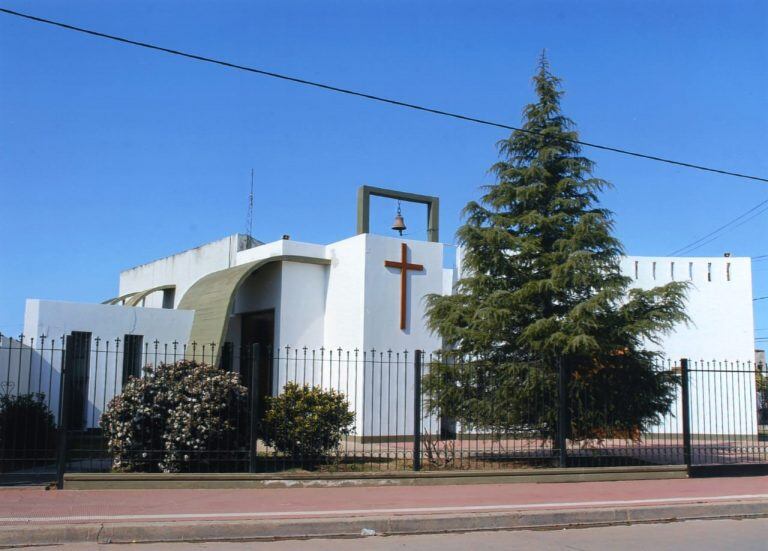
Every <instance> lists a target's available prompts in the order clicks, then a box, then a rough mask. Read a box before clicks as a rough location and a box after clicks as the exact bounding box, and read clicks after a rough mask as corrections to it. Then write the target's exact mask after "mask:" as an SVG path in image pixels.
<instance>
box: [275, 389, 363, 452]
mask: <svg viewBox="0 0 768 551" xmlns="http://www.w3.org/2000/svg"><path fill="white" fill-rule="evenodd" d="M354 421H355V416H354V414H353V413H352V412H351V411H350V410H349V403H348V402H347V400H346V397H345V396H344V394H343V393H339V392H336V391H334V390H324V389H322V388H320V387H317V386H313V387H310V386H309V385H306V384H305V385H303V386H299V385H298V384H297V383H294V382H290V383H288V384H286V385H285V387H284V388H283V392H282V393H281V394H280V395H278V396H274V397H271V398H269V399H268V403H267V412H266V415H265V416H264V422H263V432H262V438H263V440H264V442H265V443H266V444H267V445H268V446H273V447H274V448H276V449H277V450H278V451H280V452H283V453H286V454H289V455H290V456H291V457H293V458H294V459H301V460H305V461H306V460H315V461H317V460H319V459H321V458H323V456H325V455H326V454H328V453H329V452H331V451H333V450H335V449H336V448H337V447H338V446H339V443H340V442H341V438H342V436H347V435H349V434H351V432H352V424H353V423H354Z"/></svg>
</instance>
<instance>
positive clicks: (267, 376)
mask: <svg viewBox="0 0 768 551" xmlns="http://www.w3.org/2000/svg"><path fill="white" fill-rule="evenodd" d="M241 325H242V332H241V335H240V343H241V346H242V351H243V353H242V354H241V356H240V358H241V360H240V373H241V375H242V378H243V384H244V385H245V386H246V387H248V392H249V393H250V391H251V368H252V366H253V365H254V362H253V360H254V358H252V357H251V354H252V350H253V345H254V344H258V345H259V358H258V366H259V372H258V379H259V380H258V389H257V394H256V396H257V400H258V405H259V406H258V407H259V417H260V418H261V417H262V416H263V414H264V406H265V402H266V400H265V398H266V397H267V396H271V395H272V347H273V345H274V342H275V311H274V310H262V311H260V312H250V313H247V314H241Z"/></svg>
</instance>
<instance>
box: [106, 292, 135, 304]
mask: <svg viewBox="0 0 768 551" xmlns="http://www.w3.org/2000/svg"><path fill="white" fill-rule="evenodd" d="M135 294H136V293H135V292H134V293H126V294H124V295H120V296H119V297H114V298H110V299H107V300H105V301H104V302H102V304H112V305H114V304H120V303H121V302H123V301H124V300H127V299H129V298H130V297H132V296H133V295H135Z"/></svg>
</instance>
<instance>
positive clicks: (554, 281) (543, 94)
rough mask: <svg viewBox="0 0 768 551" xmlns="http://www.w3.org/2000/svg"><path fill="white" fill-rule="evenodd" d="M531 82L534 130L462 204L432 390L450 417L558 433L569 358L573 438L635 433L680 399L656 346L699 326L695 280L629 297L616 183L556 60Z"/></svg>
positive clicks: (433, 315)
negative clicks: (455, 272)
mask: <svg viewBox="0 0 768 551" xmlns="http://www.w3.org/2000/svg"><path fill="white" fill-rule="evenodd" d="M533 81H534V84H535V89H536V95H537V96H538V100H537V101H536V102H535V103H532V104H530V105H528V106H527V107H526V108H525V111H524V125H523V129H522V130H521V131H514V132H512V134H511V136H510V137H509V138H508V139H506V140H502V141H500V142H499V144H498V148H499V153H500V158H501V160H500V161H499V162H497V163H496V164H495V165H494V166H493V167H492V172H493V173H494V174H495V176H496V179H497V181H496V183H494V184H492V185H489V186H486V187H485V188H484V194H483V196H482V198H481V200H480V202H470V203H469V204H468V205H467V206H466V208H465V210H464V216H465V224H464V225H463V226H462V227H461V228H460V229H459V231H458V239H459V242H460V244H461V245H462V246H463V249H464V257H463V273H462V277H461V279H460V281H459V282H458V286H457V289H456V293H455V294H454V295H451V296H437V295H435V296H430V297H428V310H427V314H428V320H429V324H430V326H431V328H432V329H433V330H434V331H436V332H437V333H439V334H440V335H441V336H442V338H443V340H444V343H445V350H443V351H442V352H443V355H444V357H445V358H446V360H447V361H444V362H440V363H439V364H438V363H436V364H435V365H433V366H432V367H431V370H430V372H429V374H428V375H427V376H426V377H425V381H424V383H425V386H426V389H427V391H428V392H429V394H430V395H431V397H432V400H431V407H432V408H433V409H434V410H439V411H440V412H441V414H442V415H445V416H450V417H454V418H456V419H457V420H459V421H461V422H463V423H465V424H468V425H471V426H474V427H477V428H484V429H494V430H510V429H515V428H527V429H530V428H531V427H537V428H538V429H539V430H541V431H542V432H543V433H544V434H545V435H547V436H549V437H552V436H553V435H554V431H555V430H556V419H557V407H556V400H557V394H558V393H557V389H558V387H557V375H558V366H559V362H561V361H562V362H564V365H565V366H566V368H567V374H568V375H567V376H568V383H569V384H568V388H569V391H568V392H569V400H570V404H571V418H570V423H569V424H570V427H569V429H570V430H569V433H570V437H571V438H576V439H584V438H603V437H607V436H614V437H616V436H621V437H626V438H637V437H638V436H639V434H640V433H641V432H642V430H644V429H646V428H647V427H648V426H650V425H652V424H654V423H656V422H658V420H659V417H660V416H661V415H664V414H665V413H667V412H668V411H669V409H670V406H671V404H672V401H673V393H674V387H675V385H676V383H677V378H676V376H675V375H674V374H672V373H670V372H664V371H662V370H658V369H655V368H654V364H655V363H656V362H657V361H658V360H659V356H658V354H657V353H654V352H652V351H650V350H648V349H647V348H646V347H647V345H648V343H657V342H658V339H659V337H660V335H663V334H664V333H665V332H668V331H669V330H671V329H672V328H673V327H674V326H675V325H676V324H678V323H680V322H685V321H687V317H686V314H685V310H684V305H685V304H684V303H685V291H686V284H684V283H680V282H673V283H670V284H667V285H665V286H662V287H657V288H655V289H652V290H648V291H643V290H639V289H630V279H629V278H628V277H626V276H624V275H622V273H621V270H620V260H621V255H622V253H623V249H622V245H621V243H620V242H619V241H618V240H617V239H616V238H615V237H614V236H613V235H612V230H613V222H612V218H611V213H610V212H609V211H608V210H606V209H604V208H601V207H600V206H599V201H598V194H599V193H600V192H601V190H603V189H605V188H606V187H607V186H608V185H609V184H608V183H607V182H605V181H604V180H601V179H598V178H595V177H594V176H593V174H592V172H593V166H594V165H593V163H592V161H590V160H589V159H587V158H586V157H584V156H582V154H581V148H580V147H579V144H577V143H576V142H575V140H577V139H578V134H577V133H576V131H575V130H574V125H573V122H572V121H571V120H570V119H568V118H567V117H565V116H564V115H563V114H562V113H561V110H560V98H561V96H562V93H563V92H562V91H561V89H560V81H559V79H558V78H557V77H555V76H554V75H552V73H551V72H550V70H549V66H548V63H547V60H546V58H545V57H544V55H542V58H541V60H540V64H539V70H538V73H537V74H536V76H535V77H534V79H533ZM467 358H471V359H472V361H467Z"/></svg>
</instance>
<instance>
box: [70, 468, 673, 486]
mask: <svg viewBox="0 0 768 551" xmlns="http://www.w3.org/2000/svg"><path fill="white" fill-rule="evenodd" d="M673 478H688V469H687V468H686V467H685V465H649V466H633V467H569V468H545V469H514V470H499V471H470V470H468V471H419V472H413V471H402V472H399V471H394V472H363V473H346V472H342V473H296V474H263V473H261V474H256V473H67V474H65V475H64V489H65V490H128V489H131V490H137V489H142V490H145V489H146V490H150V489H151V490H157V489H214V488H215V489H229V488H333V487H343V486H414V485H440V484H450V485H456V484H506V483H517V482H588V481H591V482H605V481H618V480H653V479H673Z"/></svg>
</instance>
